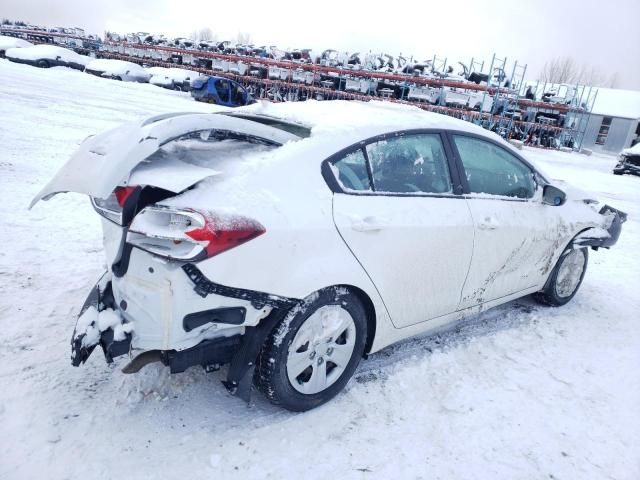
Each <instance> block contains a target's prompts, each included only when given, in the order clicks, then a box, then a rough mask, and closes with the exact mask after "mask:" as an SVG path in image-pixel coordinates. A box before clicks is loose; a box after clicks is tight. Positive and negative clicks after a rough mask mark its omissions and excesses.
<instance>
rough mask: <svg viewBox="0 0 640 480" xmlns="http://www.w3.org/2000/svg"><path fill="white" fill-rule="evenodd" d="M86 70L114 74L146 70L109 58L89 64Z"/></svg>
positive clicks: (136, 65) (92, 61)
mask: <svg viewBox="0 0 640 480" xmlns="http://www.w3.org/2000/svg"><path fill="white" fill-rule="evenodd" d="M86 68H87V70H94V71H96V72H109V73H112V74H125V73H126V72H127V70H129V71H131V70H135V71H138V70H144V69H143V68H142V67H141V66H140V65H138V64H136V63H132V62H125V61H124V60H113V59H107V58H101V59H97V60H91V61H90V62H89V63H87V65H86Z"/></svg>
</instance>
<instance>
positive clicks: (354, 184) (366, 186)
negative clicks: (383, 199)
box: [333, 150, 371, 192]
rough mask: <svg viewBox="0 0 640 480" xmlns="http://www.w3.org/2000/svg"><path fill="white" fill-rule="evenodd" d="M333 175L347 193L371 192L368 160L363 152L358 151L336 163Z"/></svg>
mask: <svg viewBox="0 0 640 480" xmlns="http://www.w3.org/2000/svg"><path fill="white" fill-rule="evenodd" d="M333 173H334V175H335V176H336V178H337V179H338V182H339V183H340V186H341V187H342V189H343V190H345V191H359V192H367V191H368V192H370V191H371V183H370V182H369V173H368V172H367V160H366V159H365V157H364V153H362V150H356V151H355V152H352V153H349V154H348V155H346V156H344V157H342V158H341V159H340V160H338V161H337V162H334V163H333Z"/></svg>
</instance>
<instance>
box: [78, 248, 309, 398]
mask: <svg viewBox="0 0 640 480" xmlns="http://www.w3.org/2000/svg"><path fill="white" fill-rule="evenodd" d="M140 255H143V254H140ZM145 255H146V254H145ZM138 260H140V259H138ZM133 265H134V267H133V268H130V269H129V270H130V271H129V272H128V273H127V275H125V276H124V277H122V278H116V277H112V276H111V274H109V273H105V275H104V276H103V277H102V278H101V279H100V280H99V281H98V283H97V284H96V285H95V286H94V287H93V288H92V290H91V292H90V294H89V296H88V297H87V300H86V301H85V304H84V305H83V307H82V310H81V312H80V316H79V317H78V321H77V324H76V328H75V330H74V332H73V336H72V339H71V351H72V353H71V363H72V364H73V365H74V366H79V365H80V364H82V363H84V362H85V361H86V360H87V359H88V358H89V356H90V355H91V353H92V352H93V350H94V349H95V347H96V346H98V345H100V347H101V348H102V350H103V353H104V356H105V360H106V361H107V363H111V362H112V361H113V359H114V358H115V357H117V356H120V355H124V354H129V355H130V357H132V360H131V361H130V362H129V363H128V364H127V365H126V366H125V367H124V368H123V370H122V371H123V373H135V372H137V371H139V370H140V369H141V368H143V367H144V366H145V365H147V364H149V363H152V362H161V363H162V364H164V365H165V366H168V367H169V369H170V371H171V373H179V372H183V371H184V370H186V369H187V368H189V367H191V366H196V365H200V366H202V367H204V368H205V369H206V370H208V371H211V370H216V369H217V368H218V367H220V366H221V365H224V364H229V370H228V373H227V379H226V381H224V382H223V383H224V385H225V387H226V388H227V389H228V390H229V391H230V392H231V393H232V394H235V395H238V396H239V397H240V398H243V399H248V397H249V391H250V385H251V380H252V378H253V370H254V366H255V361H256V358H257V356H258V354H259V352H260V348H261V347H262V345H263V343H264V341H265V339H266V338H267V336H268V335H269V333H270V332H271V331H272V329H273V328H274V327H275V325H277V324H278V322H280V321H281V320H282V318H283V317H284V315H286V313H287V312H288V311H289V309H290V308H291V307H292V306H294V305H295V304H297V302H298V300H296V299H293V298H286V297H281V296H278V295H272V294H268V293H265V292H257V291H252V290H244V289H239V288H232V287H228V286H225V285H222V284H218V283H214V282H212V281H210V280H209V279H208V278H207V277H206V276H205V275H204V274H203V273H202V272H201V271H200V270H199V269H198V268H197V267H196V266H195V265H192V264H186V265H183V266H182V267H181V268H180V267H179V268H170V267H168V266H167V264H164V263H157V262H156V263H154V264H153V268H147V265H144V268H141V267H142V264H141V263H140V261H138V262H134V264H133ZM154 269H155V270H154ZM144 272H146V274H147V277H145V278H146V279H145V278H141V275H142V274H143V273H144ZM152 272H153V273H152ZM161 272H163V274H162V276H161V278H160V279H159V280H158V281H156V282H152V281H151V278H152V276H157V275H159V274H160V273H161ZM123 282H125V283H127V284H126V285H125V284H124V283H123ZM166 282H168V284H169V285H171V288H170V289H169V291H170V292H171V293H170V294H169V295H165V296H164V297H163V296H162V291H160V292H158V291H156V289H155V285H158V284H160V285H161V284H164V283H166ZM172 307H173V308H172ZM201 309H203V310H201ZM132 312H133V313H134V314H133V315H132ZM170 312H173V313H174V314H175V315H173V314H172V316H171V317H168V316H167V314H168V313H170ZM105 314H106V315H107V320H108V321H102V317H101V315H102V316H104V315H105ZM240 314H241V315H240ZM114 316H115V318H117V319H118V322H115V321H114V320H113V318H114ZM146 316H148V317H149V318H148V319H147V318H146ZM163 316H164V317H166V318H168V319H170V320H171V321H169V322H164V321H163V320H162V317H163ZM173 319H175V320H176V321H173ZM134 328H135V330H134ZM163 330H164V331H165V333H166V332H170V333H171V335H165V336H164V337H159V336H158V334H159V333H161V332H162V331H163ZM208 332H211V333H214V332H217V335H215V336H210V335H208ZM167 339H169V340H171V339H172V341H167ZM186 340H189V341H188V342H186Z"/></svg>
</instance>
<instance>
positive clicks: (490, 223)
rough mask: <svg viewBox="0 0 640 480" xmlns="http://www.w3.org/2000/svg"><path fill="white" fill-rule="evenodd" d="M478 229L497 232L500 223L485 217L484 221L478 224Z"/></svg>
mask: <svg viewBox="0 0 640 480" xmlns="http://www.w3.org/2000/svg"><path fill="white" fill-rule="evenodd" d="M478 228H479V229H480V230H495V229H496V228H498V222H497V220H496V219H495V218H493V217H484V220H481V221H480V222H478Z"/></svg>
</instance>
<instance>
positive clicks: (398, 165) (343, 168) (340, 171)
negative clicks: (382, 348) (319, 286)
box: [331, 133, 473, 327]
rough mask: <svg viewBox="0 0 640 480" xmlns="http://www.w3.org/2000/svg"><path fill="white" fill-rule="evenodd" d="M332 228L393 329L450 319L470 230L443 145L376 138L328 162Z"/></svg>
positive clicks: (424, 139) (431, 137)
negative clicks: (333, 187) (333, 180)
mask: <svg viewBox="0 0 640 480" xmlns="http://www.w3.org/2000/svg"><path fill="white" fill-rule="evenodd" d="M331 162H332V163H331V165H332V166H331V172H332V174H333V175H335V178H336V180H337V183H338V184H339V190H338V191H337V192H336V193H335V194H334V199H333V212H334V221H335V224H336V226H337V228H338V231H339V232H340V235H341V236H342V238H343V239H344V241H345V242H346V244H347V245H348V247H349V248H350V249H351V251H352V252H353V254H354V255H355V256H356V258H357V259H358V261H359V262H360V264H361V265H362V267H363V268H364V269H365V271H366V272H367V274H368V275H369V277H370V278H371V280H372V281H373V283H374V284H375V286H376V288H377V289H378V291H379V293H380V295H381V297H382V299H383V301H384V303H385V305H386V307H387V310H388V312H389V315H390V317H391V319H392V321H393V323H394V325H395V326H396V327H406V326H409V325H414V324H417V323H419V322H423V321H426V320H429V319H431V318H435V317H439V316H441V315H445V314H447V313H451V312H454V311H455V310H456V309H457V307H458V304H459V301H460V292H461V289H462V286H463V284H464V279H465V276H466V274H467V272H468V269H469V264H470V262H471V254H472V249H473V222H472V218H471V215H470V213H469V209H468V206H467V204H466V202H465V200H464V198H462V196H461V195H459V194H458V195H455V194H454V193H453V185H454V183H453V182H452V177H451V174H450V165H449V162H448V158H447V155H446V154H445V148H444V142H443V137H441V135H440V134H438V133H412V134H406V135H400V136H389V137H381V138H377V139H376V140H375V141H372V142H369V143H368V144H366V145H364V146H362V147H356V148H354V149H353V150H352V151H351V152H348V153H346V154H343V155H340V156H338V157H337V158H334V159H333V160H331Z"/></svg>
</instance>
